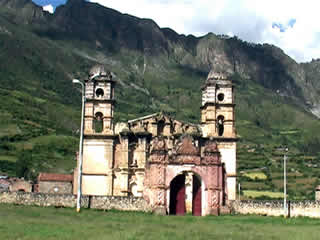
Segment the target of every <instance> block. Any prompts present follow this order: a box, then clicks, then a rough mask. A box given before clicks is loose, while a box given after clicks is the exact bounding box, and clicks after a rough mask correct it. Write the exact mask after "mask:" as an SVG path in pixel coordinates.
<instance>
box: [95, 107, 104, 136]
mask: <svg viewBox="0 0 320 240" xmlns="http://www.w3.org/2000/svg"><path fill="white" fill-rule="evenodd" d="M93 127H94V131H95V132H96V133H101V132H103V114H102V113H101V112H97V113H96V114H95V117H94V120H93Z"/></svg>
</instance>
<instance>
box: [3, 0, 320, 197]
mask: <svg viewBox="0 0 320 240" xmlns="http://www.w3.org/2000/svg"><path fill="white" fill-rule="evenodd" d="M97 63H99V64H103V65H105V66H106V67H107V68H109V69H110V70H111V71H112V72H113V73H114V75H115V77H116V80H117V83H118V84H117V87H116V98H117V105H116V110H115V113H116V116H115V120H116V121H127V120H128V119H132V118H136V117H140V116H143V115H146V114H149V113H153V112H158V111H159V110H162V111H164V112H166V113H168V114H170V115H172V116H174V117H175V118H177V119H180V120H185V121H190V122H194V123H199V121H200V110H199V107H200V104H201V90H200V87H201V86H202V85H203V83H204V81H205V79H206V76H207V74H208V72H209V71H210V70H211V69H212V68H213V69H215V70H216V71H217V72H219V71H223V72H226V73H228V74H229V75H230V76H231V78H232V80H233V83H234V86H235V92H236V104H237V106H236V126H237V130H238V134H239V137H240V139H239V144H238V170H239V181H240V183H241V185H242V188H243V190H261V191H262V190H263V191H275V192H278V191H281V190H282V188H283V186H282V182H281V178H282V165H281V164H282V158H283V152H281V151H279V150H277V149H278V148H279V146H283V145H286V146H288V147H289V153H288V155H289V159H288V172H289V174H288V182H289V195H290V197H291V198H313V191H314V187H315V186H316V185H317V184H319V180H318V177H319V171H320V165H319V157H320V155H319V153H318V149H319V147H320V137H319V136H320V134H319V132H320V123H319V120H318V118H317V117H316V115H318V116H319V115H320V114H319V113H320V107H319V100H320V98H319V97H318V96H319V94H318V93H319V91H320V86H319V82H318V78H319V76H320V72H319V71H320V70H319V69H320V68H319V60H314V61H312V62H310V63H303V64H298V63H296V62H295V61H294V60H293V59H291V58H290V57H288V56H287V55H285V54H284V52H283V51H282V50H281V49H279V48H277V47H275V46H272V45H268V44H263V45H261V44H252V43H248V42H245V41H242V40H240V39H238V38H237V37H228V36H221V35H215V34H213V33H209V34H207V35H206V36H203V37H199V38H197V37H194V36H192V35H189V36H185V35H179V34H177V33H176V32H174V31H173V30H171V29H168V28H164V29H162V28H159V27H158V26H157V24H156V23H155V22H154V21H152V20H150V19H139V18H137V17H133V16H130V15H126V14H121V13H119V12H117V11H115V10H112V9H109V8H105V7H102V6H100V5H98V4H95V3H89V2H86V1H81V0H74V1H71V0H69V1H68V2H67V4H65V5H62V6H60V7H58V8H57V9H56V12H55V13H54V14H49V13H46V12H43V11H42V9H41V8H40V7H39V6H36V5H35V4H33V3H32V1H31V0H23V1H21V0H0V83H1V85H0V101H1V104H0V171H1V172H2V173H4V174H9V175H17V176H21V177H22V176H23V177H26V178H31V179H34V178H35V176H36V175H37V173H38V172H39V171H49V172H64V173H67V172H71V171H72V170H73V167H75V161H74V156H75V152H76V151H77V148H78V145H77V141H78V137H79V131H78V129H79V125H80V107H81V106H80V104H81V96H80V91H79V89H78V86H73V85H72V79H73V78H77V79H82V80H83V79H85V78H86V77H87V73H88V70H89V69H90V68H91V66H92V65H94V64H97ZM318 109H319V110H318ZM255 171H260V172H263V173H264V174H265V175H266V179H263V180H262V179H254V180H253V179H251V178H249V177H247V176H248V174H249V175H250V174H251V173H253V172H255Z"/></svg>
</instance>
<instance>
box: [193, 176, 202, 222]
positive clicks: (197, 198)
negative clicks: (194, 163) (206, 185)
mask: <svg viewBox="0 0 320 240" xmlns="http://www.w3.org/2000/svg"><path fill="white" fill-rule="evenodd" d="M192 178H193V181H192V182H193V186H192V215H193V216H201V215H202V214H201V202H202V196H201V180H200V179H199V178H198V177H197V176H195V175H193V177H192Z"/></svg>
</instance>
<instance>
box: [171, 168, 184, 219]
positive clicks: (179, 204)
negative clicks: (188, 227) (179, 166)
mask: <svg viewBox="0 0 320 240" xmlns="http://www.w3.org/2000/svg"><path fill="white" fill-rule="evenodd" d="M185 179H186V177H185V175H184V174H180V175H178V176H176V177H175V178H174V179H173V180H172V181H171V183H170V203H169V214H170V215H185V213H186V202H185V198H186V187H185Z"/></svg>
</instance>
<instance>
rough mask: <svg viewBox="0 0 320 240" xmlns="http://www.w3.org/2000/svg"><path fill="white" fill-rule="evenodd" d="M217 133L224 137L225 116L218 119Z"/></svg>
mask: <svg viewBox="0 0 320 240" xmlns="http://www.w3.org/2000/svg"><path fill="white" fill-rule="evenodd" d="M217 132H218V136H219V137H221V136H223V132H224V116H222V115H219V116H218V118H217Z"/></svg>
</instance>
